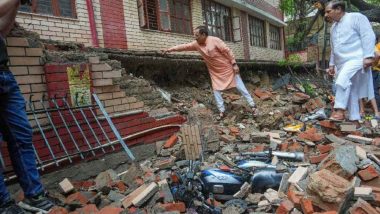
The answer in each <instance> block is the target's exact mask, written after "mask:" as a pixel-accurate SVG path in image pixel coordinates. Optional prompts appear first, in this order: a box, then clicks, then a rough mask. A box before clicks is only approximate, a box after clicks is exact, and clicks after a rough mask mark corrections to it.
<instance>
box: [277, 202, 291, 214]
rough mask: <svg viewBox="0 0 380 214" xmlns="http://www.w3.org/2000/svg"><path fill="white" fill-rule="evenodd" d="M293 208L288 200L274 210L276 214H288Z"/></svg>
mask: <svg viewBox="0 0 380 214" xmlns="http://www.w3.org/2000/svg"><path fill="white" fill-rule="evenodd" d="M293 208H294V204H293V202H291V201H290V200H284V201H282V202H281V204H280V206H279V207H278V208H277V210H276V214H288V213H290V211H292V209H293Z"/></svg>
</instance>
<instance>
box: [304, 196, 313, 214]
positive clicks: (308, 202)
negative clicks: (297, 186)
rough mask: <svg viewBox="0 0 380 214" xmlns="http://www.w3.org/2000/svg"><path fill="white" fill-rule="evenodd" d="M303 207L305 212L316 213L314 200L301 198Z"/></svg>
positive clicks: (305, 213)
mask: <svg viewBox="0 0 380 214" xmlns="http://www.w3.org/2000/svg"><path fill="white" fill-rule="evenodd" d="M301 208H302V211H303V213H304V214H312V213H314V208H313V202H312V201H311V200H310V199H306V198H303V199H301Z"/></svg>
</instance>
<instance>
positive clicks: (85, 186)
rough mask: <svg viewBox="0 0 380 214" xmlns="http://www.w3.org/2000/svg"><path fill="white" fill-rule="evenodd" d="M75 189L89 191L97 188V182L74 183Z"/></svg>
mask: <svg viewBox="0 0 380 214" xmlns="http://www.w3.org/2000/svg"><path fill="white" fill-rule="evenodd" d="M71 183H72V184H73V185H74V187H75V189H83V190H88V189H89V188H90V187H93V186H95V181H72V182H71Z"/></svg>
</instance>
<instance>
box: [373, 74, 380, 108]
mask: <svg viewBox="0 0 380 214" xmlns="http://www.w3.org/2000/svg"><path fill="white" fill-rule="evenodd" d="M372 77H373V90H374V92H375V101H376V104H377V106H378V107H379V106H380V71H372Z"/></svg>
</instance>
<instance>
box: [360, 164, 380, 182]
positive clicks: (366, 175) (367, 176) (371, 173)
mask: <svg viewBox="0 0 380 214" xmlns="http://www.w3.org/2000/svg"><path fill="white" fill-rule="evenodd" d="M358 175H359V177H360V178H361V179H362V180H363V181H369V180H372V179H374V178H376V177H378V176H379V174H378V173H377V171H376V169H375V167H373V166H372V165H371V166H369V167H367V168H366V169H363V170H360V171H359V172H358Z"/></svg>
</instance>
